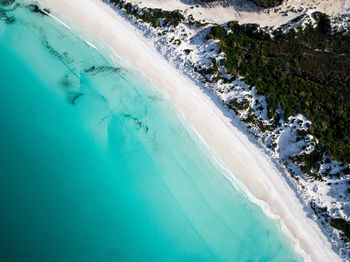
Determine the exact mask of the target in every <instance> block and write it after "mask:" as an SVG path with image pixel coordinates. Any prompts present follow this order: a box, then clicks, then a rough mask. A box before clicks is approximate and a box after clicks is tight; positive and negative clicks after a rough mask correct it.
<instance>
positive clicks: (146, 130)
mask: <svg viewBox="0 0 350 262" xmlns="http://www.w3.org/2000/svg"><path fill="white" fill-rule="evenodd" d="M123 116H124V117H125V118H127V119H131V120H133V122H134V124H135V125H136V126H137V129H138V130H139V129H143V130H144V131H145V132H146V133H148V130H149V128H148V126H147V125H146V124H145V123H143V122H142V121H140V120H139V119H138V118H136V117H134V116H132V115H130V114H123Z"/></svg>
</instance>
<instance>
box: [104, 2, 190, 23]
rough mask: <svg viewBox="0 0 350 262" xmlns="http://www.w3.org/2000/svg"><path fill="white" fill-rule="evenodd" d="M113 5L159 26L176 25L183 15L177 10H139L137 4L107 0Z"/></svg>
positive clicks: (182, 18)
mask: <svg viewBox="0 0 350 262" xmlns="http://www.w3.org/2000/svg"><path fill="white" fill-rule="evenodd" d="M108 2H109V3H111V4H113V5H114V6H118V7H123V8H124V9H125V10H126V12H127V13H128V14H132V15H133V16H135V17H136V18H138V19H141V20H142V21H143V22H146V23H151V24H152V26H153V27H161V26H162V25H167V26H169V25H173V26H177V25H178V24H179V23H181V22H182V21H183V20H184V19H185V17H184V16H183V15H182V14H181V13H180V12H179V11H178V10H175V11H165V10H162V9H159V8H144V9H142V12H139V9H138V8H137V6H134V5H132V4H131V3H129V2H127V3H126V2H125V1H123V0H108Z"/></svg>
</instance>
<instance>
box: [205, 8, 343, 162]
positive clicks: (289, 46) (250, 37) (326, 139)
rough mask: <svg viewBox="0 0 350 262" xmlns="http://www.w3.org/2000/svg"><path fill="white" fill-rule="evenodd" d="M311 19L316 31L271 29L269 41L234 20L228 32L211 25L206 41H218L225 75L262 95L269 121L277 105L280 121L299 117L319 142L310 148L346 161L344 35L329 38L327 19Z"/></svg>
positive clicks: (275, 114)
mask: <svg viewBox="0 0 350 262" xmlns="http://www.w3.org/2000/svg"><path fill="white" fill-rule="evenodd" d="M314 16H315V18H316V20H317V27H316V28H313V27H312V26H307V27H306V28H305V29H303V30H299V31H298V32H295V31H294V30H292V31H290V32H289V33H287V34H284V33H282V32H281V31H275V33H274V37H273V38H271V37H270V36H269V35H268V34H265V33H263V32H260V31H259V27H258V26H257V25H254V24H248V25H239V24H238V23H237V22H230V23H228V26H229V28H230V29H231V33H229V34H227V32H226V30H225V29H224V28H223V27H220V26H214V27H212V28H211V30H210V32H209V34H208V38H209V39H219V40H220V42H219V49H220V51H222V52H224V53H225V60H224V61H222V63H223V65H224V66H225V67H226V68H227V70H228V72H229V73H231V74H233V75H241V76H244V77H245V81H246V82H247V83H248V84H250V85H252V86H256V88H257V91H258V93H260V94H262V95H264V96H266V100H267V104H268V114H269V117H271V118H274V119H276V120H277V119H279V115H278V108H279V105H281V106H282V108H283V110H284V111H285V118H287V117H288V116H290V115H292V114H293V115H295V114H298V113H301V114H303V115H305V116H306V117H307V118H308V119H310V120H311V121H312V126H311V128H310V130H311V133H312V135H314V136H315V137H316V138H317V139H318V140H319V144H318V145H317V148H316V150H317V151H318V152H320V153H323V152H327V153H328V154H330V155H331V156H332V157H333V158H334V159H336V160H339V161H342V162H346V163H350V73H349V72H350V37H349V36H348V35H344V34H341V33H338V34H331V33H330V32H331V31H330V23H329V18H328V17H327V16H326V15H324V14H321V13H315V14H314Z"/></svg>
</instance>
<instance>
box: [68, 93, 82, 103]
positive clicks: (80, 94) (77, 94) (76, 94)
mask: <svg viewBox="0 0 350 262" xmlns="http://www.w3.org/2000/svg"><path fill="white" fill-rule="evenodd" d="M82 95H83V93H75V94H74V97H73V98H72V99H71V101H70V103H71V104H72V105H75V102H76V101H77V99H78V98H79V97H81V96H82Z"/></svg>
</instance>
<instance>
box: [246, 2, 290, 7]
mask: <svg viewBox="0 0 350 262" xmlns="http://www.w3.org/2000/svg"><path fill="white" fill-rule="evenodd" d="M249 1H251V2H253V3H254V4H256V5H257V6H260V7H264V8H269V7H275V6H279V5H281V4H282V3H283V0H249Z"/></svg>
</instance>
